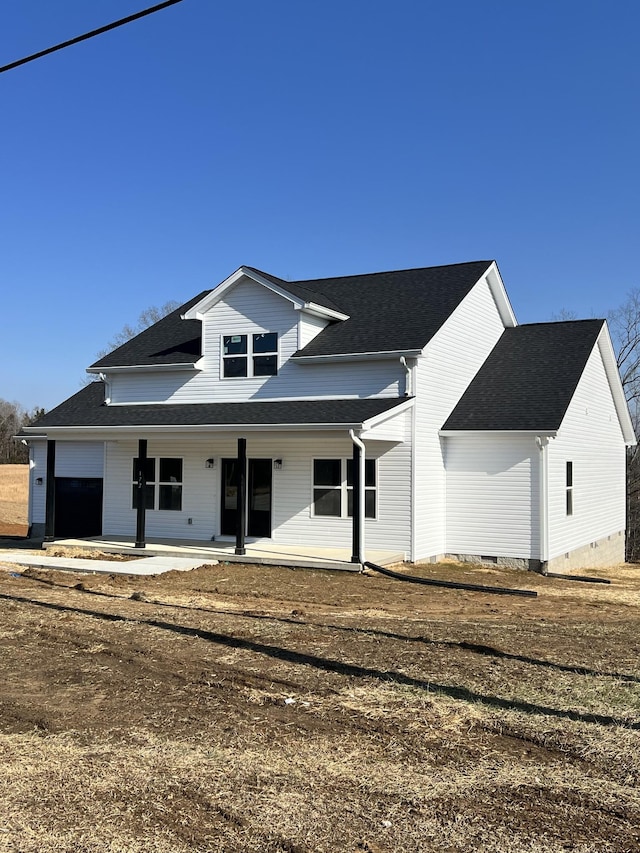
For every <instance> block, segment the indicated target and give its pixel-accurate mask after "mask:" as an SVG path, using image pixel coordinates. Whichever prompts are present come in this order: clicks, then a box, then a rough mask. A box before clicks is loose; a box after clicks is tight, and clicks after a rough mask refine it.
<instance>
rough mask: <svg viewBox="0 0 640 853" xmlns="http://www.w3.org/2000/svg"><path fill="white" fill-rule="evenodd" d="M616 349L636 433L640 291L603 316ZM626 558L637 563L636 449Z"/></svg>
mask: <svg viewBox="0 0 640 853" xmlns="http://www.w3.org/2000/svg"><path fill="white" fill-rule="evenodd" d="M607 319H608V322H609V328H610V329H611V338H612V340H613V344H614V347H615V349H616V354H617V360H618V369H619V371H620V378H621V379H622V386H623V388H624V393H625V396H626V398H627V402H628V404H629V411H630V413H631V419H632V421H633V428H634V430H635V433H636V435H638V429H639V427H640V290H639V289H637V288H636V289H634V290H632V291H630V293H629V294H628V296H627V299H626V301H625V302H623V303H622V305H620V306H619V307H618V308H616V309H615V310H614V311H611V312H610V313H609V317H608V318H607ZM627 560H629V561H630V562H634V563H635V562H640V452H639V451H638V448H637V447H630V448H629V450H628V452H627Z"/></svg>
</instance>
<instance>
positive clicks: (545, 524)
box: [536, 435, 549, 575]
mask: <svg viewBox="0 0 640 853" xmlns="http://www.w3.org/2000/svg"><path fill="white" fill-rule="evenodd" d="M536 444H537V445H538V449H539V450H540V478H539V486H540V498H539V513H540V571H541V572H542V574H543V575H546V573H547V568H548V563H549V436H548V435H537V436H536Z"/></svg>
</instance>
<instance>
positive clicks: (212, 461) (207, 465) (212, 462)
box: [204, 459, 216, 468]
mask: <svg viewBox="0 0 640 853" xmlns="http://www.w3.org/2000/svg"><path fill="white" fill-rule="evenodd" d="M204 465H205V468H215V467H216V460H215V459H207V461H206V462H205V463H204Z"/></svg>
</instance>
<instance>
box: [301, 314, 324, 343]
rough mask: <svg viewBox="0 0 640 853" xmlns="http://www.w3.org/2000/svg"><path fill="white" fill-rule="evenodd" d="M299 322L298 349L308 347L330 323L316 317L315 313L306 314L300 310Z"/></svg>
mask: <svg viewBox="0 0 640 853" xmlns="http://www.w3.org/2000/svg"><path fill="white" fill-rule="evenodd" d="M299 323H300V327H299V332H298V349H302V348H303V347H306V345H307V344H309V343H311V341H312V340H313V339H314V338H315V337H316V336H317V335H319V334H320V332H321V331H322V330H323V329H324V328H325V327H326V326H327V325H328V321H327V320H323V319H322V318H321V317H314V316H313V314H306V313H305V312H304V311H300V320H299Z"/></svg>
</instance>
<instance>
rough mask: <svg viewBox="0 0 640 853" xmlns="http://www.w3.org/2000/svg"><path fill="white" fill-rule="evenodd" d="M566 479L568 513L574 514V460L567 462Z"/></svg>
mask: <svg viewBox="0 0 640 853" xmlns="http://www.w3.org/2000/svg"><path fill="white" fill-rule="evenodd" d="M565 481H566V486H565V491H566V509H567V515H573V462H567V463H566V474H565Z"/></svg>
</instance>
